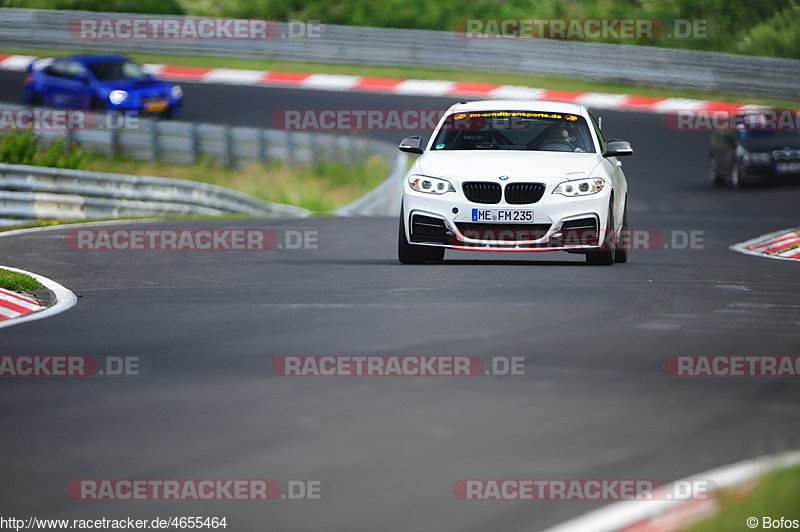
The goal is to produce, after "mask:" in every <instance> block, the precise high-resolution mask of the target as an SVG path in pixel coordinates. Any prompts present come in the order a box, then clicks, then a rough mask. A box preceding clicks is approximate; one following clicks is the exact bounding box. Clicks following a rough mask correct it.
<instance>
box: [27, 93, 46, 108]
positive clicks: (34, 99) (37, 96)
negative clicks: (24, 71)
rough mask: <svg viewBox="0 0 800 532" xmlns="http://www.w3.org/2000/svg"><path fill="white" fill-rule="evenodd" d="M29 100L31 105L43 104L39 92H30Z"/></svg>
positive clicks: (40, 105) (39, 105)
mask: <svg viewBox="0 0 800 532" xmlns="http://www.w3.org/2000/svg"><path fill="white" fill-rule="evenodd" d="M30 102H31V103H30V105H31V107H43V106H44V98H42V95H41V94H39V93H33V94H31V99H30Z"/></svg>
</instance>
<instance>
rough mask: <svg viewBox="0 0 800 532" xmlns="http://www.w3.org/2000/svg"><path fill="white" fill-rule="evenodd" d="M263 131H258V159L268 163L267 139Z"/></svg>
mask: <svg viewBox="0 0 800 532" xmlns="http://www.w3.org/2000/svg"><path fill="white" fill-rule="evenodd" d="M264 133H265V131H264V130H263V129H259V130H258V159H259V160H260V161H261V162H262V163H266V162H267V139H266V138H265V137H266V135H265V134H264Z"/></svg>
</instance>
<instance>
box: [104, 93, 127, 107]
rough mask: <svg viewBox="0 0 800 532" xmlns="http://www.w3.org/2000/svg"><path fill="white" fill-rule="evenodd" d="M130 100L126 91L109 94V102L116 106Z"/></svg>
mask: <svg viewBox="0 0 800 532" xmlns="http://www.w3.org/2000/svg"><path fill="white" fill-rule="evenodd" d="M127 99H128V93H127V92H126V91H111V92H109V93H108V101H109V102H111V103H113V104H114V105H117V104H120V103H122V102H124V101H125V100H127Z"/></svg>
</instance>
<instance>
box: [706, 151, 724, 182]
mask: <svg viewBox="0 0 800 532" xmlns="http://www.w3.org/2000/svg"><path fill="white" fill-rule="evenodd" d="M708 181H709V182H710V183H711V186H712V187H718V186H720V185H722V176H721V175H719V165H718V164H717V159H716V157H714V156H713V155H712V156H710V157H709V158H708Z"/></svg>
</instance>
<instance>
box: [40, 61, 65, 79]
mask: <svg viewBox="0 0 800 532" xmlns="http://www.w3.org/2000/svg"><path fill="white" fill-rule="evenodd" d="M46 72H47V75H48V76H53V77H55V78H68V77H70V74H69V70H68V68H67V63H65V62H63V61H62V62H58V63H53V64H52V65H50V66H49V67H47V71H46Z"/></svg>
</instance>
